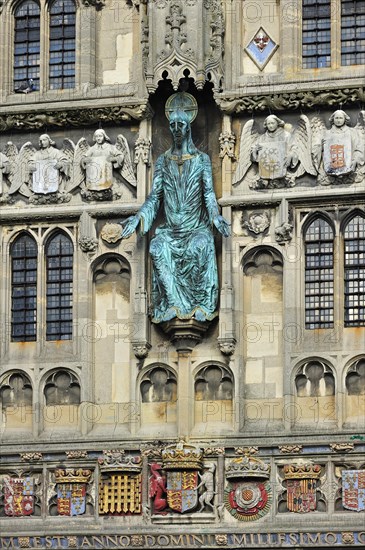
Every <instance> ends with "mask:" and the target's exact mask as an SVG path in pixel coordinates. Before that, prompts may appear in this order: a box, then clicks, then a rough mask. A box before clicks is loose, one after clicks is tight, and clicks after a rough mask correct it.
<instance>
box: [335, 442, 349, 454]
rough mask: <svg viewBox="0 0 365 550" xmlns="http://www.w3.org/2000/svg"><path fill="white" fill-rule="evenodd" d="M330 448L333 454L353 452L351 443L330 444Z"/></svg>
mask: <svg viewBox="0 0 365 550" xmlns="http://www.w3.org/2000/svg"><path fill="white" fill-rule="evenodd" d="M330 447H331V450H332V452H333V453H349V452H351V451H353V450H354V444H353V443H331V444H330Z"/></svg>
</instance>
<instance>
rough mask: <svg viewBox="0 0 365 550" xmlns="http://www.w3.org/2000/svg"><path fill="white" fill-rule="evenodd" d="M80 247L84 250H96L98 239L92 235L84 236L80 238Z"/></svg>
mask: <svg viewBox="0 0 365 550" xmlns="http://www.w3.org/2000/svg"><path fill="white" fill-rule="evenodd" d="M79 247H80V248H81V250H82V251H83V252H96V249H97V247H98V241H97V239H93V238H92V237H86V236H83V237H80V238H79Z"/></svg>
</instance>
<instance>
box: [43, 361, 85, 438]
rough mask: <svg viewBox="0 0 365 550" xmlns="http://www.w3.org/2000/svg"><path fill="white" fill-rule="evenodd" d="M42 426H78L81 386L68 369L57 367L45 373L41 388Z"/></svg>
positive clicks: (48, 428) (47, 427)
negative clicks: (42, 404) (42, 396)
mask: <svg viewBox="0 0 365 550" xmlns="http://www.w3.org/2000/svg"><path fill="white" fill-rule="evenodd" d="M43 394H44V399H43V402H44V415H43V419H44V428H45V429H46V430H54V429H58V428H62V429H64V428H73V429H77V428H78V426H79V405H80V403H81V387H80V382H79V379H78V377H77V376H76V375H75V374H74V373H73V372H71V371H69V370H68V369H65V368H62V367H60V368H59V369H57V370H55V371H53V372H51V373H50V374H48V375H47V377H46V379H45V383H44V388H43Z"/></svg>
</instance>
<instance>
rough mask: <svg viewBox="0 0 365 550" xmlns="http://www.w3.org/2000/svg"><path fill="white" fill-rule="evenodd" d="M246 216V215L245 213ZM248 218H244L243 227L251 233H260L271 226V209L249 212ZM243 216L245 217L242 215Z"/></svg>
mask: <svg viewBox="0 0 365 550" xmlns="http://www.w3.org/2000/svg"><path fill="white" fill-rule="evenodd" d="M243 216H244V215H243ZM247 216H248V219H246V220H244V219H242V224H241V225H242V228H243V229H246V230H247V231H248V232H250V233H254V234H255V235H259V234H260V233H264V232H265V231H266V230H267V229H268V228H269V227H270V221H271V214H270V212H269V211H266V210H264V211H263V212H248V213H247ZM242 218H243V217H242Z"/></svg>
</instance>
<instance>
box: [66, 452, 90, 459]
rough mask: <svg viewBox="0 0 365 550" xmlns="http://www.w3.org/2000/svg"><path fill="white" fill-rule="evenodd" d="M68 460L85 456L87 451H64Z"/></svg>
mask: <svg viewBox="0 0 365 550" xmlns="http://www.w3.org/2000/svg"><path fill="white" fill-rule="evenodd" d="M65 455H66V456H67V458H68V459H69V460H74V459H76V460H77V459H82V458H87V451H65Z"/></svg>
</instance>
